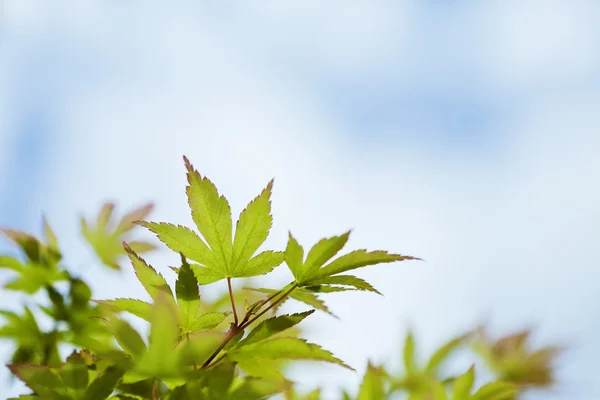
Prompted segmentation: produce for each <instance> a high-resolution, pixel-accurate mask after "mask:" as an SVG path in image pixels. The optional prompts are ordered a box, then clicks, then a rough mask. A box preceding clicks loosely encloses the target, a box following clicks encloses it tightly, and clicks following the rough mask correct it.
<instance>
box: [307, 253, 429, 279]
mask: <svg viewBox="0 0 600 400" xmlns="http://www.w3.org/2000/svg"><path fill="white" fill-rule="evenodd" d="M405 260H418V259H417V258H415V257H411V256H404V255H401V254H390V253H388V252H387V251H383V250H377V251H371V252H367V250H356V251H353V252H351V253H348V254H346V255H343V256H341V257H339V258H337V259H336V260H334V261H333V262H331V263H330V264H328V265H326V266H325V267H323V268H321V269H319V270H317V271H315V272H314V274H312V275H309V276H306V277H304V280H305V281H310V280H315V279H319V278H325V277H328V276H330V275H336V274H339V273H342V272H346V271H350V270H353V269H357V268H361V267H365V266H368V265H375V264H381V263H390V262H395V261H405Z"/></svg>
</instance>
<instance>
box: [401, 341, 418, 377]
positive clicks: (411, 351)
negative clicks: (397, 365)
mask: <svg viewBox="0 0 600 400" xmlns="http://www.w3.org/2000/svg"><path fill="white" fill-rule="evenodd" d="M403 357H404V369H405V370H406V372H408V373H411V372H413V371H414V370H415V338H414V336H413V334H412V332H408V334H407V335H406V339H405V340H404V353H403Z"/></svg>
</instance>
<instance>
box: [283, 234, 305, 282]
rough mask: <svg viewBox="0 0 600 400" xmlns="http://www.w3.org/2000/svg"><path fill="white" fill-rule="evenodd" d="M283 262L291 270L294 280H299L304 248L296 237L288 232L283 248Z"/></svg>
mask: <svg viewBox="0 0 600 400" xmlns="http://www.w3.org/2000/svg"><path fill="white" fill-rule="evenodd" d="M285 263H286V264H287V266H288V267H289V269H290V271H292V275H294V278H295V279H296V281H299V280H300V277H301V273H302V267H303V265H304V249H303V248H302V246H300V244H299V243H298V241H297V240H296V239H294V237H293V236H292V233H291V232H290V233H289V239H288V244H287V247H286V249H285Z"/></svg>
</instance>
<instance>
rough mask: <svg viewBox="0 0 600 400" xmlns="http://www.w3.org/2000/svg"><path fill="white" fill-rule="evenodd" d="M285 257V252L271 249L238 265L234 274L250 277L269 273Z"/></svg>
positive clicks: (240, 276)
mask: <svg viewBox="0 0 600 400" xmlns="http://www.w3.org/2000/svg"><path fill="white" fill-rule="evenodd" d="M283 258H284V254H283V253H282V252H279V251H271V250H267V251H263V252H262V253H260V254H259V255H257V256H256V257H254V258H252V259H251V260H250V261H248V262H247V263H246V264H245V265H243V266H242V265H240V266H238V269H237V270H236V272H235V275H234V276H235V277H236V278H248V277H251V276H256V275H264V274H268V273H269V272H271V271H273V269H274V268H275V267H277V266H278V265H280V264H281V263H282V262H283Z"/></svg>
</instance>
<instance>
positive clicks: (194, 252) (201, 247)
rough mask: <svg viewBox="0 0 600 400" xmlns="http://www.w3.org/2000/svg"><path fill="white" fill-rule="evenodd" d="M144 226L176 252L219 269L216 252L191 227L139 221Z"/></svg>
mask: <svg viewBox="0 0 600 400" xmlns="http://www.w3.org/2000/svg"><path fill="white" fill-rule="evenodd" d="M138 223H139V224H140V225H142V226H143V227H145V228H147V229H149V230H150V231H152V232H154V233H155V234H156V236H157V237H158V239H159V240H160V241H161V242H163V243H164V244H166V245H167V247H168V248H170V249H171V250H173V251H174V252H176V253H179V254H183V255H185V257H187V258H189V259H190V260H194V261H196V262H198V263H200V264H201V265H202V266H204V267H207V268H212V269H217V270H218V266H217V263H216V261H215V258H214V253H213V252H212V251H211V250H210V249H209V248H208V246H207V245H206V244H205V243H204V241H203V240H202V239H200V237H199V236H198V235H197V234H196V232H194V231H192V230H191V229H189V228H186V227H185V226H181V225H173V224H168V223H165V222H161V223H156V222H138Z"/></svg>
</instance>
